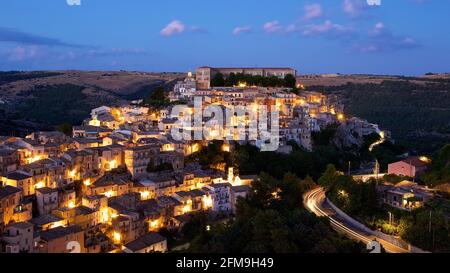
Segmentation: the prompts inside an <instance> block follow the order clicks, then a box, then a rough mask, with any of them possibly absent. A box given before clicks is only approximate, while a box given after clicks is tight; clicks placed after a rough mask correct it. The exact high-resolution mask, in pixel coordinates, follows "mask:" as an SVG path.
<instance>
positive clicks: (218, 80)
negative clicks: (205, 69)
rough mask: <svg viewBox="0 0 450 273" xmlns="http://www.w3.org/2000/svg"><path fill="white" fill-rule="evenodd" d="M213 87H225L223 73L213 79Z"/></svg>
mask: <svg viewBox="0 0 450 273" xmlns="http://www.w3.org/2000/svg"><path fill="white" fill-rule="evenodd" d="M211 86H219V87H220V86H225V79H224V77H223V74H222V73H217V74H216V75H215V76H214V77H213V78H212V79H211Z"/></svg>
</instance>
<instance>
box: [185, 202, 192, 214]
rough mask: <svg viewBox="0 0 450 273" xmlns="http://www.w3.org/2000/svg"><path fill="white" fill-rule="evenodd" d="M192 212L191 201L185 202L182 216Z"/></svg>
mask: <svg viewBox="0 0 450 273" xmlns="http://www.w3.org/2000/svg"><path fill="white" fill-rule="evenodd" d="M191 210H192V200H187V202H186V205H185V206H184V207H183V214H186V213H189V212H191Z"/></svg>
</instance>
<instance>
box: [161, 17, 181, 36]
mask: <svg viewBox="0 0 450 273" xmlns="http://www.w3.org/2000/svg"><path fill="white" fill-rule="evenodd" d="M185 31H186V25H185V24H183V23H182V22H181V21H178V20H173V21H172V22H170V23H169V24H168V25H167V26H166V27H165V28H163V29H162V30H161V35H162V36H165V37H170V36H173V35H178V34H182V33H183V32H185Z"/></svg>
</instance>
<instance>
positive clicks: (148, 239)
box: [125, 232, 166, 252]
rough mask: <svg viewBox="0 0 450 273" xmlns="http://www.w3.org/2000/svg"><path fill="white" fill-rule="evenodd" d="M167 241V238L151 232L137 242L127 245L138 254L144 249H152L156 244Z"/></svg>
mask: <svg viewBox="0 0 450 273" xmlns="http://www.w3.org/2000/svg"><path fill="white" fill-rule="evenodd" d="M164 241H166V238H165V237H163V236H161V235H159V234H158V233H156V232H150V233H147V234H145V235H144V236H142V237H139V238H137V239H136V240H134V241H132V242H130V243H128V244H126V245H125V247H126V248H128V249H129V250H131V251H133V252H136V251H139V250H142V249H144V248H147V247H150V246H152V245H154V244H157V243H161V242H164Z"/></svg>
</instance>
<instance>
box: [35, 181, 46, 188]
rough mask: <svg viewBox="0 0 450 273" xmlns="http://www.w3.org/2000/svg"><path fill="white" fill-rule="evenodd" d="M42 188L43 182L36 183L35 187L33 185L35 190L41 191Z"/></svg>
mask: <svg viewBox="0 0 450 273" xmlns="http://www.w3.org/2000/svg"><path fill="white" fill-rule="evenodd" d="M43 187H45V182H44V181H40V182H39V183H36V185H34V188H35V189H42V188H43Z"/></svg>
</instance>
